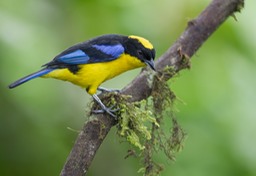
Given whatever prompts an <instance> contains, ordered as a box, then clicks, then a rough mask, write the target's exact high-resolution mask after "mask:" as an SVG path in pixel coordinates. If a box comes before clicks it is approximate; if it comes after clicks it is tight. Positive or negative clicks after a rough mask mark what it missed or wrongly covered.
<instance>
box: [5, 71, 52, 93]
mask: <svg viewBox="0 0 256 176" xmlns="http://www.w3.org/2000/svg"><path fill="white" fill-rule="evenodd" d="M52 70H53V69H47V68H44V69H42V70H39V71H37V72H35V73H32V74H30V75H28V76H25V77H24V78H21V79H19V80H17V81H15V82H14V83H12V84H10V85H9V88H10V89H12V88H14V87H17V86H19V85H21V84H23V83H25V82H27V81H29V80H31V79H34V78H37V77H40V76H43V75H45V74H47V73H49V72H51V71H52Z"/></svg>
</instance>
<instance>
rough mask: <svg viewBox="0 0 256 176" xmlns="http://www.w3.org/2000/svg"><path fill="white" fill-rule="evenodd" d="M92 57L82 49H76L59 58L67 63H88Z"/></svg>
mask: <svg viewBox="0 0 256 176" xmlns="http://www.w3.org/2000/svg"><path fill="white" fill-rule="evenodd" d="M89 59H90V57H89V56H88V55H87V54H85V53H84V52H83V51H82V50H76V51H73V52H71V53H68V54H65V55H63V56H60V57H59V58H58V59H57V60H59V61H61V62H64V63H67V64H86V63H87V62H88V60H89Z"/></svg>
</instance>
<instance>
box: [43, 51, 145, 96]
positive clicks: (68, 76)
mask: <svg viewBox="0 0 256 176" xmlns="http://www.w3.org/2000/svg"><path fill="white" fill-rule="evenodd" d="M143 66H145V63H143V62H141V61H140V60H139V59H137V58H135V57H132V56H130V55H127V54H122V55H121V56H120V57H119V58H118V59H116V60H113V61H110V62H102V63H93V64H82V65H79V68H80V69H79V71H78V72H76V73H75V74H74V73H72V72H70V71H69V70H68V69H66V68H65V69H57V70H54V71H52V72H50V73H48V74H46V75H44V76H43V77H44V78H55V79H60V80H63V81H69V82H71V83H73V84H76V85H78V86H81V87H83V88H86V90H87V92H88V93H89V94H91V95H92V94H95V93H96V91H97V88H98V87H99V86H100V84H101V83H103V82H104V81H106V80H108V79H111V78H113V77H115V76H117V75H119V74H121V73H123V72H125V71H128V70H131V69H135V68H138V67H143Z"/></svg>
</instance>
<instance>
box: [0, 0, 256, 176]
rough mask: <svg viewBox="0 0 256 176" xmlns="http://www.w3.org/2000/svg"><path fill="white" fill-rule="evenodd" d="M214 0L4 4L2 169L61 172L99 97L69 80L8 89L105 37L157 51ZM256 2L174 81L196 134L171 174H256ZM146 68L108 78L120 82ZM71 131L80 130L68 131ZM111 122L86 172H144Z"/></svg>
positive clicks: (0, 18)
mask: <svg viewBox="0 0 256 176" xmlns="http://www.w3.org/2000/svg"><path fill="white" fill-rule="evenodd" d="M209 2H210V1H209V0H200V1H198V0H169V1H168V0H160V1H156V0H142V1H136V0H130V1H121V0H119V1H118V0H108V1H104V0H94V1H93V0H89V1H82V0H77V1H67V0H55V1H50V0H44V1H43V0H41V1H40V0H19V1H17V0H16V1H14V0H1V1H0V75H1V79H0V95H1V97H0V138H1V140H0V141H1V143H0V175H3V176H11V175H21V176H23V175H24V176H25V175H26V176H27V175H36V176H45V175H58V174H59V173H60V170H61V169H62V166H63V164H64V163H65V160H66V157H67V156H68V154H69V151H70V149H71V148H72V145H73V143H74V141H75V139H76V136H77V134H78V132H77V131H79V129H81V127H82V125H83V123H84V121H85V120H86V114H85V112H86V107H87V104H88V102H89V101H90V100H91V97H90V96H88V95H87V94H86V93H85V91H83V90H81V89H80V88H78V87H76V86H73V85H71V84H69V83H65V82H61V81H56V80H51V79H37V80H34V81H31V82H29V83H26V84H24V85H22V86H21V87H18V88H17V89H14V90H9V89H8V88H7V85H8V84H9V83H11V82H12V81H14V80H16V79H18V78H20V77H22V76H25V75H26V74H29V73H31V72H34V71H37V70H38V69H39V68H40V66H41V65H42V64H44V63H46V62H48V61H50V60H51V59H52V58H53V57H54V56H55V55H56V54H58V53H59V52H61V51H62V50H64V49H65V48H67V47H69V46H71V45H73V44H75V43H78V42H81V41H84V40H87V39H89V38H92V37H95V36H97V35H101V34H106V33H121V34H127V35H129V34H136V35H141V36H144V37H146V38H148V39H149V40H150V41H152V43H153V44H154V45H155V48H156V50H157V56H160V55H161V54H163V53H164V51H165V50H166V49H167V48H168V47H169V46H170V45H171V44H172V43H173V42H174V41H175V40H176V39H177V38H178V36H179V35H180V34H181V33H182V32H183V30H184V28H185V27H186V23H187V21H188V20H191V19H193V18H195V17H196V16H197V15H198V14H199V13H200V12H201V11H202V10H203V9H204V8H205V7H206V6H207V5H208V3H209ZM255 6H256V1H252V0H248V1H246V4H245V9H243V10H242V13H241V14H239V13H238V14H236V17H237V19H238V21H235V20H234V18H229V19H228V21H226V22H225V23H224V24H223V25H222V26H221V27H220V28H219V29H218V30H217V31H216V32H215V33H214V35H213V36H211V37H210V39H209V40H208V41H207V42H206V43H205V44H204V45H203V46H202V47H201V48H200V50H199V51H198V52H197V53H196V55H195V56H194V57H193V58H192V68H191V69H190V70H185V71H182V72H181V73H180V74H179V75H178V76H177V77H175V79H172V80H171V81H170V87H171V88H172V89H173V90H174V91H175V92H176V95H177V96H178V97H179V99H181V100H182V101H183V103H182V101H178V102H177V108H178V109H179V112H178V113H177V117H178V120H179V122H180V125H181V126H182V127H183V128H184V129H185V131H186V132H187V133H188V138H187V140H186V142H185V147H184V149H183V151H182V152H180V153H179V154H178V155H177V158H176V162H171V161H168V160H167V159H166V158H164V157H163V158H161V157H160V162H162V163H164V164H165V170H164V172H163V173H162V175H163V176H167V175H173V176H185V175H186V176H187V175H190V176H205V175H207V176H216V175H218V176H227V175H232V176H234V175H237V176H241V175H243V176H253V175H256V137H255V136H256V112H255V111H256V93H255V91H256V78H255V77H256V62H255V61H256V52H255V49H256V35H255V31H256V20H255V15H256V14H255V8H254V7H255ZM138 72H139V70H135V71H130V72H128V73H125V74H123V75H121V76H120V77H118V78H115V79H113V80H111V81H109V82H107V83H106V84H104V85H105V87H109V88H122V87H123V86H125V85H126V84H127V83H129V82H130V81H131V80H132V79H133V78H134V77H135V76H136V75H137V74H138ZM70 129H72V130H70ZM115 132H116V129H115V128H113V129H112V131H111V133H110V134H109V135H108V136H107V139H106V140H105V141H104V143H103V144H102V146H101V148H100V150H99V152H98V153H97V155H96V158H95V160H94V161H93V163H92V166H91V168H90V171H89V174H88V175H113V176H117V175H122V176H131V175H141V174H138V173H137V170H138V169H139V168H140V166H139V162H138V161H137V159H134V158H128V159H126V160H124V156H125V155H126V151H127V149H128V148H129V145H127V144H126V143H120V141H119V139H118V137H117V136H116V134H115Z"/></svg>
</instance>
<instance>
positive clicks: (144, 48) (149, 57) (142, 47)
mask: <svg viewBox="0 0 256 176" xmlns="http://www.w3.org/2000/svg"><path fill="white" fill-rule="evenodd" d="M125 52H126V53H127V54H129V55H131V56H134V57H136V58H138V59H139V60H140V61H142V62H144V63H145V64H147V65H148V66H150V68H152V69H153V70H155V65H154V59H155V49H154V47H153V45H152V44H151V43H150V42H149V41H148V40H146V39H144V38H142V37H138V36H134V35H131V36H128V39H127V41H126V42H125Z"/></svg>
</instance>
